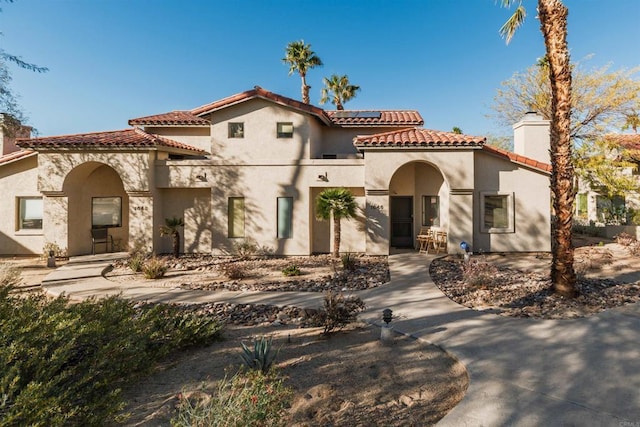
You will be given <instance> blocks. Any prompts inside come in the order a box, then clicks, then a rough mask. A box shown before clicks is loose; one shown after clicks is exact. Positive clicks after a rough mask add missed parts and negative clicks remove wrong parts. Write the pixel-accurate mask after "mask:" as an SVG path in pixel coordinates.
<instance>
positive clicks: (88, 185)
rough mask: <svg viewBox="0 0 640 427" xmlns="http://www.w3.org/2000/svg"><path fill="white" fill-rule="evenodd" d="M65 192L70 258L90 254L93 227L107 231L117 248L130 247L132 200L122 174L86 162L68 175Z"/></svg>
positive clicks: (101, 164) (95, 163) (106, 167)
mask: <svg viewBox="0 0 640 427" xmlns="http://www.w3.org/2000/svg"><path fill="white" fill-rule="evenodd" d="M62 190H63V192H64V194H65V196H66V197H67V198H68V211H67V227H68V233H67V251H68V253H69V255H70V256H74V255H86V254H90V253H91V251H92V245H91V229H92V228H107V229H108V232H109V234H110V235H111V236H112V237H113V239H114V242H115V243H116V246H117V247H116V248H114V249H116V250H117V249H118V247H119V248H126V247H127V244H128V235H129V215H128V212H129V198H128V196H127V193H126V192H125V190H124V185H123V183H122V179H121V178H120V175H118V173H117V172H116V171H115V170H114V169H113V168H111V167H110V166H108V165H106V164H104V163H99V162H87V163H83V164H81V165H79V166H77V167H75V168H74V169H73V170H71V171H70V172H69V173H68V174H67V176H66V177H65V180H64V184H63V187H62ZM104 249H105V248H104V247H101V248H100V250H101V251H104ZM110 249H111V248H110Z"/></svg>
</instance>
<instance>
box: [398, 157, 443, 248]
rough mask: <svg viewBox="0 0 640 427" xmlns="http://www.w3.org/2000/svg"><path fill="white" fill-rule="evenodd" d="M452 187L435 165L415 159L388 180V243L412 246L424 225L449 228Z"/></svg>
mask: <svg viewBox="0 0 640 427" xmlns="http://www.w3.org/2000/svg"><path fill="white" fill-rule="evenodd" d="M448 195H449V186H448V184H447V182H446V181H445V179H444V177H443V175H442V173H441V172H440V170H439V169H438V168H436V167H435V166H434V165H432V164H430V163H427V162H423V161H412V162H409V163H405V164H404V165H402V166H401V167H399V168H398V169H397V170H396V171H395V173H394V174H393V176H392V177H391V181H390V182H389V221H390V224H389V225H390V229H389V234H390V235H389V244H390V246H392V247H413V246H415V242H416V235H417V233H418V232H419V230H420V228H421V227H439V228H441V229H443V230H445V231H446V230H448V228H449V197H448Z"/></svg>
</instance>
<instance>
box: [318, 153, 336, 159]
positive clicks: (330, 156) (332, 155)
mask: <svg viewBox="0 0 640 427" xmlns="http://www.w3.org/2000/svg"><path fill="white" fill-rule="evenodd" d="M322 158H323V159H337V158H338V155H337V154H323V155H322Z"/></svg>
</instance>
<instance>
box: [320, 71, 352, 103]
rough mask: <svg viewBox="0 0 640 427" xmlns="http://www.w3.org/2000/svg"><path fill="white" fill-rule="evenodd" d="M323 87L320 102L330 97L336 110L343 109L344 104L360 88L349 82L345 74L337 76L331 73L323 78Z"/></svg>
mask: <svg viewBox="0 0 640 427" xmlns="http://www.w3.org/2000/svg"><path fill="white" fill-rule="evenodd" d="M322 80H323V82H324V87H323V88H322V93H321V94H322V96H321V98H320V103H321V104H324V103H325V102H327V101H328V100H329V98H331V103H332V104H333V105H335V106H336V109H338V110H344V104H345V103H346V102H347V101H350V100H352V99H353V98H355V97H356V92H357V91H359V90H360V86H356V85H352V84H351V83H349V77H347V75H346V74H345V75H343V76H339V75H337V74H333V75H332V76H331V77H329V78H326V77H325V78H323V79H322Z"/></svg>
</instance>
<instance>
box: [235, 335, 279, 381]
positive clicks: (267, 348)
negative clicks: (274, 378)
mask: <svg viewBox="0 0 640 427" xmlns="http://www.w3.org/2000/svg"><path fill="white" fill-rule="evenodd" d="M241 344H242V353H241V354H240V356H241V357H242V361H243V362H244V364H245V365H246V366H247V367H248V368H249V369H257V370H259V371H262V372H263V373H265V374H266V373H267V372H269V371H270V370H271V367H272V366H273V362H274V361H275V360H276V357H277V356H278V353H279V352H280V350H275V351H273V339H272V338H269V339H268V340H267V339H266V338H265V337H260V339H257V340H255V341H254V342H253V348H249V347H247V345H246V344H245V343H241Z"/></svg>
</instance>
